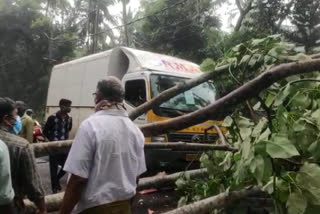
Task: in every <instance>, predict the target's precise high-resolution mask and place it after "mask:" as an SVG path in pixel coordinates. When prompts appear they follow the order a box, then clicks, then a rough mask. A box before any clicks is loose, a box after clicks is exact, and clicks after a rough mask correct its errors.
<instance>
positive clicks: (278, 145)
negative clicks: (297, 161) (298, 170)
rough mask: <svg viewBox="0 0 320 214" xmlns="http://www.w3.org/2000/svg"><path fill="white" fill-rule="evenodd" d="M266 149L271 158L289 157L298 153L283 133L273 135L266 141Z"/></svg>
mask: <svg viewBox="0 0 320 214" xmlns="http://www.w3.org/2000/svg"><path fill="white" fill-rule="evenodd" d="M266 150H267V153H268V154H269V155H270V156H271V157H272V158H290V157H293V156H298V155H300V154H299V152H298V151H297V149H296V147H295V146H294V145H293V144H292V143H290V141H289V139H288V137H287V136H285V135H274V136H273V138H272V139H271V141H269V142H268V143H267V146H266Z"/></svg>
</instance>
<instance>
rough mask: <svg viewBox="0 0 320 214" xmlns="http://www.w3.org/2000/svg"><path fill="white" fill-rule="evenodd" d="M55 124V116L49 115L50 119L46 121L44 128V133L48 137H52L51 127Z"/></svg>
mask: <svg viewBox="0 0 320 214" xmlns="http://www.w3.org/2000/svg"><path fill="white" fill-rule="evenodd" d="M53 125H54V117H53V116H50V117H48V120H47V122H46V124H45V125H44V128H43V135H44V136H45V137H46V138H48V139H49V137H50V132H51V129H52V127H53ZM49 140H50V139H49Z"/></svg>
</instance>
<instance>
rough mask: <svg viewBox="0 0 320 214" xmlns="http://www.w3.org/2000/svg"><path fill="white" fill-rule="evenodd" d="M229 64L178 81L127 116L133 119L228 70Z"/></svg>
mask: <svg viewBox="0 0 320 214" xmlns="http://www.w3.org/2000/svg"><path fill="white" fill-rule="evenodd" d="M229 67H230V65H224V66H221V67H219V68H216V69H215V71H212V72H208V73H203V74H201V75H200V76H199V77H196V78H193V79H191V80H188V81H187V82H186V83H180V84H178V85H176V86H174V87H172V88H169V89H167V90H165V91H163V92H162V93H160V94H159V95H158V96H157V97H155V98H153V99H151V100H150V101H149V102H146V103H144V104H142V105H140V106H138V107H137V108H135V109H134V110H132V111H131V112H130V113H129V117H130V119H131V120H135V119H136V118H137V117H139V116H140V115H142V114H144V113H145V112H147V111H149V110H150V109H152V108H153V107H154V106H157V105H160V104H162V103H164V102H166V101H168V100H169V99H171V98H172V97H174V96H176V95H177V94H180V93H182V92H185V91H187V90H189V89H191V88H193V87H195V86H197V85H199V84H201V83H204V82H206V81H208V80H211V79H213V78H214V77H216V76H218V75H220V74H222V73H225V72H228V69H229Z"/></svg>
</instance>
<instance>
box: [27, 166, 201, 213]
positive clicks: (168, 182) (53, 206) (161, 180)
mask: <svg viewBox="0 0 320 214" xmlns="http://www.w3.org/2000/svg"><path fill="white" fill-rule="evenodd" d="M183 175H185V176H188V177H189V176H190V177H191V178H196V177H202V176H206V175H207V170H206V169H197V170H190V171H186V172H177V173H174V174H171V175H162V176H158V175H156V176H153V177H147V178H141V179H140V180H139V185H138V188H137V189H138V190H143V189H148V188H161V187H167V186H173V185H174V184H175V181H176V180H177V179H178V178H180V177H181V176H183ZM63 196H64V192H61V193H57V194H53V195H47V196H46V198H45V201H46V207H47V211H48V212H54V211H57V210H59V208H60V206H61V203H62V200H63ZM24 204H25V206H26V209H27V212H26V213H35V211H36V209H37V208H36V206H35V205H34V203H33V202H31V201H30V200H28V199H25V200H24Z"/></svg>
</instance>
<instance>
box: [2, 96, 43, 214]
mask: <svg viewBox="0 0 320 214" xmlns="http://www.w3.org/2000/svg"><path fill="white" fill-rule="evenodd" d="M16 118H17V108H16V106H15V102H14V101H12V100H11V99H9V98H2V97H0V140H2V141H3V142H4V143H5V144H6V145H7V147H8V150H9V154H10V165H11V177H12V186H13V189H14V192H15V197H14V207H15V209H16V212H17V213H19V214H20V213H21V214H22V213H24V204H23V199H24V198H25V197H26V196H27V197H28V198H29V199H30V200H31V201H33V202H34V203H35V204H36V205H37V207H38V208H39V212H40V213H42V214H43V213H46V208H45V201H44V196H45V195H44V190H43V187H42V184H41V181H40V176H39V174H38V171H37V168H36V162H35V157H34V153H33V149H32V148H31V146H30V145H29V143H28V142H27V141H26V140H25V139H23V138H21V137H18V136H16V135H14V134H11V133H15V131H13V130H14V127H15V124H16ZM0 185H2V184H0ZM0 213H2V212H1V211H0Z"/></svg>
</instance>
